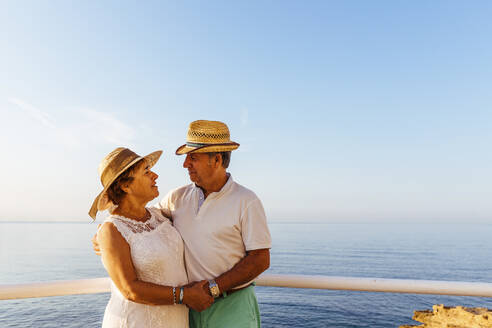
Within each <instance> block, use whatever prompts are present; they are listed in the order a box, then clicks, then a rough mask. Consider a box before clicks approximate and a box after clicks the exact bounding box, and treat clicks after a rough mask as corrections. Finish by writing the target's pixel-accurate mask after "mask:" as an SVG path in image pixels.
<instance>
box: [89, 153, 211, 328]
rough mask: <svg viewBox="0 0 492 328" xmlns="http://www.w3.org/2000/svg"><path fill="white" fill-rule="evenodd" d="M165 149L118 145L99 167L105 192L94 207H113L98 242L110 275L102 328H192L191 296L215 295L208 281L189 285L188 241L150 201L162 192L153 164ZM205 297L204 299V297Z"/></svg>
mask: <svg viewBox="0 0 492 328" xmlns="http://www.w3.org/2000/svg"><path fill="white" fill-rule="evenodd" d="M161 154H162V151H156V152H153V153H151V154H149V155H147V156H145V157H141V156H138V155H137V154H135V153H134V152H133V151H131V150H130V149H127V148H116V149H115V150H114V151H112V152H111V153H109V154H108V155H107V156H106V157H105V158H104V159H103V161H102V162H101V164H100V165H99V175H100V178H101V182H102V185H103V187H104V189H103V191H102V192H101V193H100V194H99V195H98V196H97V197H96V199H95V200H94V203H93V205H92V207H91V210H90V211H89V215H90V216H91V217H92V218H95V217H96V214H97V211H98V210H105V209H109V212H110V214H111V215H109V216H108V217H107V218H106V219H105V221H104V223H103V224H102V225H101V227H100V229H99V231H98V233H97V240H98V243H99V246H100V248H101V255H102V261H103V264H104V267H105V268H106V270H107V272H108V274H109V276H110V278H111V298H110V300H109V303H108V305H107V307H106V311H105V313H104V319H103V327H104V328H109V327H178V328H186V327H188V308H187V307H186V306H185V305H186V304H189V303H190V302H191V301H192V300H194V301H196V299H197V298H200V297H201V298H202V300H203V301H204V302H208V303H209V304H211V303H212V302H213V298H212V297H211V296H209V295H206V294H205V293H204V292H203V289H204V288H205V287H204V285H205V284H206V283H207V282H206V281H205V280H204V281H201V282H199V283H196V284H194V285H187V283H188V278H187V275H186V271H185V267H184V258H183V241H182V239H181V237H180V235H179V233H178V232H177V231H176V229H174V227H173V226H172V224H171V222H170V221H169V219H167V218H166V217H164V216H163V215H162V213H161V212H160V211H159V210H157V209H155V208H146V207H145V206H146V204H147V203H148V202H149V201H151V200H152V199H154V198H156V197H157V196H158V195H159V191H158V188H157V186H156V183H155V181H156V179H157V177H158V176H157V174H155V173H154V172H152V171H151V170H150V169H151V167H152V166H153V165H154V164H155V163H156V162H157V160H158V159H159V157H160V156H161ZM203 298H205V299H203Z"/></svg>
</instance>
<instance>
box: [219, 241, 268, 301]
mask: <svg viewBox="0 0 492 328" xmlns="http://www.w3.org/2000/svg"><path fill="white" fill-rule="evenodd" d="M269 267H270V249H268V248H263V249H255V250H251V251H248V252H246V256H244V257H243V258H242V259H241V260H240V261H239V262H238V263H236V265H234V266H233V267H232V269H230V270H229V271H226V272H224V273H223V274H221V275H220V276H218V277H217V278H215V282H216V283H217V285H218V286H219V289H220V292H221V293H223V292H227V291H229V290H231V289H233V288H234V287H237V286H240V285H242V284H245V283H247V282H248V281H251V280H253V279H255V278H256V277H258V276H259V275H260V274H261V273H262V272H263V271H265V270H266V269H268V268H269Z"/></svg>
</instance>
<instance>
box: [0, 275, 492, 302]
mask: <svg viewBox="0 0 492 328" xmlns="http://www.w3.org/2000/svg"><path fill="white" fill-rule="evenodd" d="M256 284H257V285H258V286H271V287H290V288H312V289H332V290H353V291H366V292H385V293H410V294H439V295H455V296H479V297H492V283H478V282H460V281H436V280H405V279H381V278H355V277H330V276H307V275H281V274H263V275H261V276H259V277H258V278H257V279H256ZM105 292H109V278H94V279H82V280H62V281H50V282H41V283H33V284H16V285H0V300H9V299H20V298H33V297H47V296H63V295H76V294H96V293H105Z"/></svg>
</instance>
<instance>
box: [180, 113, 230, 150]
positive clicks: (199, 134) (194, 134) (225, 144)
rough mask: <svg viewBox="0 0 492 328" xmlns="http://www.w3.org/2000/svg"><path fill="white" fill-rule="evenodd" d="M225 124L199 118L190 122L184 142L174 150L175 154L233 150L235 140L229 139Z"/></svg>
mask: <svg viewBox="0 0 492 328" xmlns="http://www.w3.org/2000/svg"><path fill="white" fill-rule="evenodd" d="M230 138H231V137H230V134H229V129H228V128H227V125H225V124H224V123H222V122H218V121H205V120H199V121H194V122H191V123H190V126H189V128H188V135H187V136H186V144H184V145H182V146H180V147H179V148H178V149H177V150H176V155H184V154H188V153H212V152H223V151H231V150H235V149H237V148H238V147H239V144H238V143H237V142H234V141H231V139H230Z"/></svg>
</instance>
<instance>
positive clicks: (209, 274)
mask: <svg viewBox="0 0 492 328" xmlns="http://www.w3.org/2000/svg"><path fill="white" fill-rule="evenodd" d="M238 147H239V144H238V143H235V142H232V141H231V140H230V134H229V129H228V128H227V125H225V124H224V123H222V122H217V121H203V120H200V121H194V122H192V123H191V124H190V126H189V129H188V135H187V140H186V144H184V145H182V146H181V147H179V148H178V149H177V150H176V154H177V155H186V158H185V161H184V163H183V167H184V168H186V169H188V173H189V176H190V180H191V181H192V182H193V183H192V184H190V185H187V186H184V187H181V188H178V189H175V190H173V191H171V192H169V193H168V194H167V195H166V196H165V197H164V199H162V200H161V201H160V202H159V203H158V204H157V205H156V206H157V207H158V208H160V209H161V211H163V212H164V213H165V214H167V215H168V216H171V217H172V218H173V222H174V226H175V227H176V229H177V230H178V231H179V232H180V234H181V236H182V238H183V240H184V243H185V263H186V269H187V272H188V278H189V280H190V281H192V282H193V281H200V280H204V279H205V280H208V281H209V284H208V286H206V288H207V289H208V292H209V293H210V294H211V295H212V296H213V297H214V303H213V304H212V306H210V307H209V308H206V305H205V304H196V305H194V306H193V307H192V309H190V327H192V328H195V327H196V328H198V327H210V328H215V327H217V328H221V327H224V328H225V327H227V328H230V327H248V328H249V327H260V314H259V308H258V303H257V300H256V296H255V293H254V286H253V285H251V282H252V280H254V279H255V278H256V277H257V276H258V275H259V274H261V273H262V272H263V271H265V270H266V269H268V267H269V265H270V251H269V249H270V248H271V237H270V232H269V230H268V226H267V223H266V216H265V212H264V209H263V206H262V204H261V202H260V200H259V199H258V197H257V196H256V195H255V194H254V193H253V192H252V191H250V190H248V189H246V188H245V187H243V186H241V185H239V184H237V183H236V182H234V181H233V179H232V176H231V175H230V174H229V173H227V171H226V170H227V168H228V166H229V162H230V156H231V151H233V150H235V149H237V148H238ZM200 311H201V312H200Z"/></svg>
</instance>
